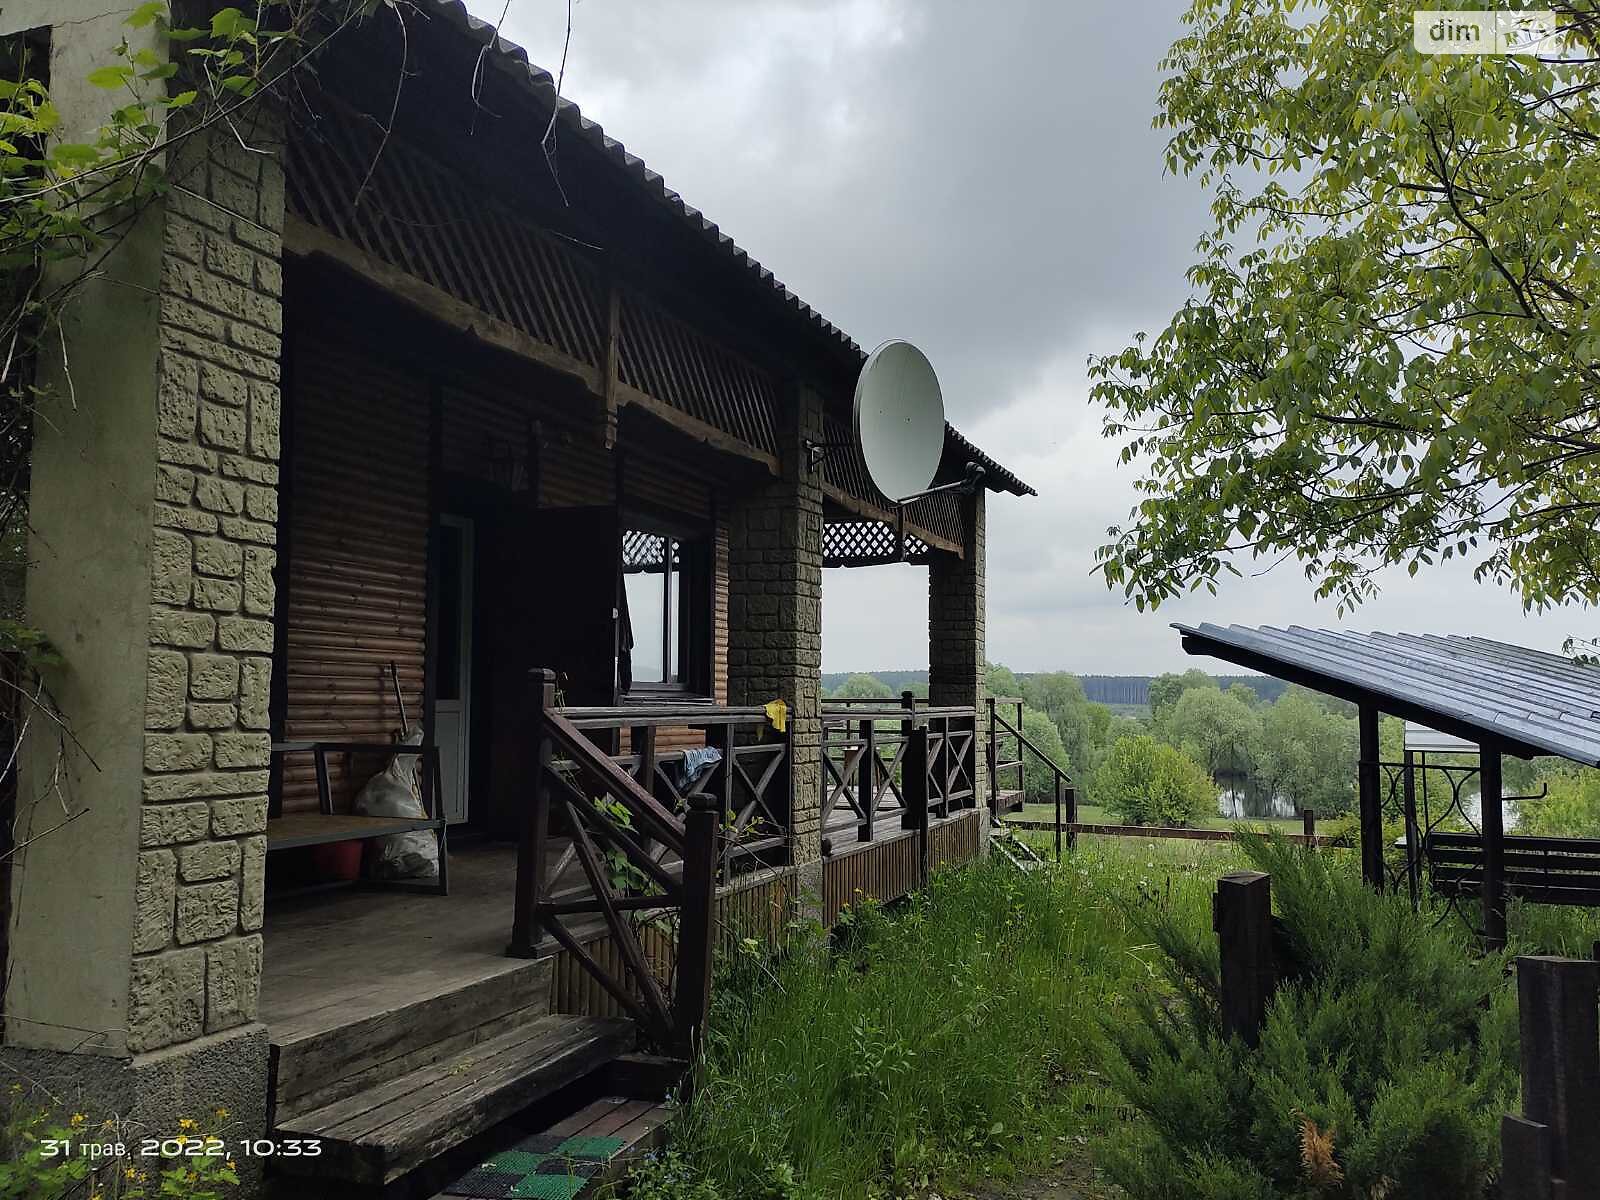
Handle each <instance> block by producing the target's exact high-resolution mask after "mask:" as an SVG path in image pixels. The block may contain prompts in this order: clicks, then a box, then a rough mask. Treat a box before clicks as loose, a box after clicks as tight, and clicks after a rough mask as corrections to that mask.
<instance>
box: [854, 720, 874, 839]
mask: <svg viewBox="0 0 1600 1200" xmlns="http://www.w3.org/2000/svg"><path fill="white" fill-rule="evenodd" d="M857 733H858V734H859V735H860V738H861V757H860V758H859V759H857V760H856V804H857V805H859V806H860V808H861V814H862V815H861V828H860V829H859V830H857V834H858V840H859V841H863V842H870V841H871V840H872V825H873V822H874V820H876V819H877V815H878V742H877V726H876V725H875V724H874V723H873V722H872V721H870V720H868V721H862V722H861V725H860V727H859V729H858V730H857Z"/></svg>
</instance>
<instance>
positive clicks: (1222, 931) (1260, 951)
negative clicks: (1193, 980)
mask: <svg viewBox="0 0 1600 1200" xmlns="http://www.w3.org/2000/svg"><path fill="white" fill-rule="evenodd" d="M1211 926H1212V928H1213V929H1215V930H1216V933H1217V940H1218V942H1219V943H1220V946H1221V951H1222V1032H1223V1035H1224V1036H1225V1037H1237V1038H1240V1039H1242V1040H1243V1041H1244V1043H1245V1045H1247V1046H1255V1045H1257V1044H1259V1042H1260V1040H1261V1027H1262V1026H1263V1025H1264V1024H1265V1023H1266V1019H1267V1002H1268V1001H1269V1000H1270V999H1271V998H1272V993H1273V990H1274V989H1275V988H1276V987H1277V986H1278V969H1277V963H1276V961H1275V960H1274V958H1273V952H1272V877H1271V876H1270V875H1263V874H1262V873H1261V872H1260V871H1235V872H1233V873H1232V874H1229V875H1224V876H1223V877H1222V878H1221V879H1219V880H1218V881H1217V892H1216V895H1215V896H1214V897H1213V899H1212V907H1211Z"/></svg>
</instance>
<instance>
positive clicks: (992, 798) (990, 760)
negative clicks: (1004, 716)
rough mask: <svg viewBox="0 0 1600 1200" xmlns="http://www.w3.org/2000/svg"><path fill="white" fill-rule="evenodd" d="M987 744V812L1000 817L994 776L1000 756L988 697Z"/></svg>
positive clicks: (996, 778) (985, 752) (998, 797)
mask: <svg viewBox="0 0 1600 1200" xmlns="http://www.w3.org/2000/svg"><path fill="white" fill-rule="evenodd" d="M987 699H988V704H989V742H988V745H987V746H986V747H985V748H984V761H985V762H986V763H987V764H988V766H989V811H990V813H992V814H993V815H994V816H996V817H998V816H999V815H1000V780H999V778H998V777H997V776H996V774H995V766H994V765H995V763H997V762H999V761H1000V756H999V755H998V754H996V753H995V744H996V738H995V734H996V732H997V730H998V726H997V725H996V724H995V719H994V697H993V696H989V697H988V698H987Z"/></svg>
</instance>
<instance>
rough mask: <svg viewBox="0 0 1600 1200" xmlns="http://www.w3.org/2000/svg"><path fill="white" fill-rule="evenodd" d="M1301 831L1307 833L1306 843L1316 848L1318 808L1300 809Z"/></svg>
mask: <svg viewBox="0 0 1600 1200" xmlns="http://www.w3.org/2000/svg"><path fill="white" fill-rule="evenodd" d="M1300 832H1301V833H1303V834H1305V838H1306V845H1307V847H1309V848H1311V849H1315V848H1316V845H1317V810H1316V809H1314V808H1302V809H1301V810H1300Z"/></svg>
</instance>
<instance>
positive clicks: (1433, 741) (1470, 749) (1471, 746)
mask: <svg viewBox="0 0 1600 1200" xmlns="http://www.w3.org/2000/svg"><path fill="white" fill-rule="evenodd" d="M1406 749H1407V750H1428V751H1445V752H1447V753H1451V754H1476V753H1477V752H1478V744H1477V743H1476V742H1469V741H1467V739H1466V738H1460V737H1456V736H1455V735H1454V734H1451V733H1440V732H1439V731H1438V730H1437V729H1429V728H1428V727H1427V726H1426V725H1420V724H1418V723H1417V722H1416V721H1407V722H1406Z"/></svg>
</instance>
